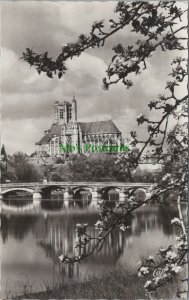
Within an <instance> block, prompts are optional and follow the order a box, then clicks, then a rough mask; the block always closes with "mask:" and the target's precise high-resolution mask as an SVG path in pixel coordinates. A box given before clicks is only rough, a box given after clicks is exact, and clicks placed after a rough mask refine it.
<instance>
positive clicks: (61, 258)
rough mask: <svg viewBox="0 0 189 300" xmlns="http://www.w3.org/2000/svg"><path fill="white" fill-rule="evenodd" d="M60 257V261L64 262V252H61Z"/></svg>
mask: <svg viewBox="0 0 189 300" xmlns="http://www.w3.org/2000/svg"><path fill="white" fill-rule="evenodd" d="M58 258H59V259H60V261H61V262H62V261H63V260H64V255H63V254H61V255H60V256H59V257H58Z"/></svg>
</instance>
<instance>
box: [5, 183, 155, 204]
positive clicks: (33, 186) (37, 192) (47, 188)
mask: <svg viewBox="0 0 189 300" xmlns="http://www.w3.org/2000/svg"><path fill="white" fill-rule="evenodd" d="M153 185H154V184H152V183H128V182H57V181H56V182H46V181H44V182H29V183H2V184H0V199H3V196H4V195H8V194H10V193H12V192H17V191H24V192H28V193H30V194H32V196H33V199H34V200H35V199H36V200H37V199H42V198H43V197H45V196H46V197H47V196H50V195H51V191H52V190H59V191H61V192H62V194H63V195H64V200H69V199H73V197H74V196H75V197H76V196H78V195H79V194H80V193H81V192H82V191H89V192H90V193H91V194H92V199H97V198H101V197H103V196H104V195H105V194H106V193H108V192H109V191H110V190H115V191H117V192H118V193H119V199H126V197H127V193H128V191H131V190H132V191H133V192H136V191H140V192H143V193H144V194H145V196H146V194H147V193H148V190H149V188H150V187H151V186H153Z"/></svg>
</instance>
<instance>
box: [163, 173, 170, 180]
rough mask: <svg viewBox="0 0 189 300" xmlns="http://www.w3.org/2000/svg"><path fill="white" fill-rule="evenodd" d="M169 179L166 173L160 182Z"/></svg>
mask: <svg viewBox="0 0 189 300" xmlns="http://www.w3.org/2000/svg"><path fill="white" fill-rule="evenodd" d="M170 177H171V174H169V173H167V174H166V175H164V176H163V178H162V180H163V181H166V180H168V179H169V178H170Z"/></svg>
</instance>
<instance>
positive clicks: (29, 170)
mask: <svg viewBox="0 0 189 300" xmlns="http://www.w3.org/2000/svg"><path fill="white" fill-rule="evenodd" d="M1 172H2V173H1V175H2V181H5V180H11V181H14V182H15V181H16V182H30V181H32V182H33V181H40V179H41V177H42V174H41V172H40V170H38V169H37V167H35V166H34V165H32V164H31V163H29V162H28V159H27V155H26V154H24V153H22V152H17V153H15V154H14V155H13V156H10V155H8V156H7V168H6V169H5V166H3V165H2V164H1Z"/></svg>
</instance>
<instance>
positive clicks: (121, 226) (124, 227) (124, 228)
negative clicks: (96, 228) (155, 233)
mask: <svg viewBox="0 0 189 300" xmlns="http://www.w3.org/2000/svg"><path fill="white" fill-rule="evenodd" d="M119 228H120V229H121V230H122V231H125V230H126V228H127V227H126V226H125V225H124V224H121V225H120V226H119Z"/></svg>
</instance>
